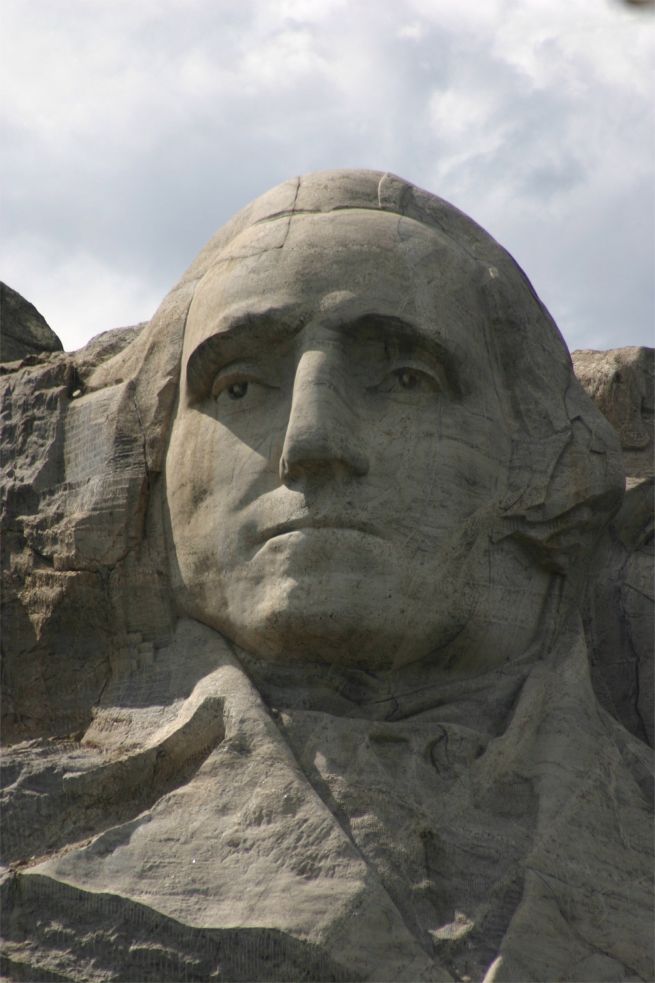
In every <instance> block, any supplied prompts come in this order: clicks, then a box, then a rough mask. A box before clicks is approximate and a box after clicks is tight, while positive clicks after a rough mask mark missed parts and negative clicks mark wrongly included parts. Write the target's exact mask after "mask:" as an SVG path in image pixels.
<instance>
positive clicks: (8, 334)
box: [0, 282, 62, 362]
mask: <svg viewBox="0 0 655 983" xmlns="http://www.w3.org/2000/svg"><path fill="white" fill-rule="evenodd" d="M61 350H62V344H61V341H60V340H59V338H58V337H57V335H56V334H55V333H54V331H53V330H52V328H51V327H50V325H49V324H48V323H47V321H46V320H45V318H44V317H43V315H42V314H39V312H38V311H37V309H36V307H34V305H33V304H30V303H29V301H27V300H25V298H24V297H21V295H20V294H19V293H18V292H17V291H16V290H12V288H11V287H8V286H7V284H6V283H1V282H0V362H11V361H14V360H16V359H21V358H25V357H26V356H27V355H36V354H38V353H39V352H60V351H61Z"/></svg>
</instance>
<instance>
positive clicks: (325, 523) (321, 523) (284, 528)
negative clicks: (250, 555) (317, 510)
mask: <svg viewBox="0 0 655 983" xmlns="http://www.w3.org/2000/svg"><path fill="white" fill-rule="evenodd" d="M299 529H355V530H357V532H363V533H366V534H367V535H369V536H377V537H378V538H382V537H381V536H380V532H379V530H378V529H377V528H376V527H375V526H373V525H371V523H370V522H362V521H359V520H356V519H346V518H343V519H342V518H334V517H330V516H311V515H306V516H301V517H299V518H297V519H287V520H286V521H285V522H278V523H276V524H275V525H273V526H269V527H268V528H267V529H265V530H264V532H263V534H262V536H261V539H263V540H266V539H274V538H275V536H283V535H284V534H285V533H289V532H296V531H297V530H299Z"/></svg>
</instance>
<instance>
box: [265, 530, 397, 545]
mask: <svg viewBox="0 0 655 983" xmlns="http://www.w3.org/2000/svg"><path fill="white" fill-rule="evenodd" d="M325 534H328V535H335V534H336V535H350V536H352V535H355V536H369V537H375V534H374V533H371V532H368V531H367V530H365V529H356V528H355V527H353V526H302V527H301V528H300V529H286V530H285V531H284V532H278V533H275V534H274V535H272V536H270V537H268V538H267V539H266V542H269V543H271V542H274V541H275V540H276V539H284V538H287V537H289V536H309V535H311V536H315V535H319V536H320V535H325ZM375 538H379V537H375Z"/></svg>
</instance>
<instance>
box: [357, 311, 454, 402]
mask: <svg viewBox="0 0 655 983" xmlns="http://www.w3.org/2000/svg"><path fill="white" fill-rule="evenodd" d="M349 327H350V329H351V330H353V331H354V333H356V334H357V333H360V332H361V333H364V332H368V331H371V332H375V333H376V334H377V333H379V334H380V335H381V336H382V337H383V338H384V339H385V342H386V343H387V344H389V345H390V347H391V346H394V345H395V346H398V347H399V348H400V352H399V354H400V356H401V357H402V349H403V348H408V349H419V350H421V349H422V350H423V351H424V352H426V353H427V354H428V355H430V356H431V357H432V358H433V359H435V360H436V361H437V362H439V363H441V365H442V366H443V368H444V370H445V373H446V379H447V381H448V384H449V386H450V387H451V389H452V393H453V395H454V396H460V395H461V379H460V373H459V372H458V369H457V359H456V358H455V355H454V354H453V352H452V351H450V350H449V349H448V348H446V346H445V345H444V344H443V342H441V341H440V340H439V339H438V338H437V337H435V336H434V334H432V333H428V332H427V331H426V330H425V329H424V328H420V327H418V325H416V324H413V323H412V322H411V321H406V320H405V319H404V318H400V317H396V316H394V315H390V314H380V313H379V312H377V311H376V312H375V313H370V314H364V315H362V316H361V317H359V318H357V320H356V321H354V322H352V324H351V325H350V326H349Z"/></svg>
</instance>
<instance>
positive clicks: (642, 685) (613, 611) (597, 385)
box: [572, 348, 655, 746]
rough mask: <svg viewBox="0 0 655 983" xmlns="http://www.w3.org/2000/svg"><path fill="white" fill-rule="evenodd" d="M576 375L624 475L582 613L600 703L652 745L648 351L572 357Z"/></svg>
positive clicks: (652, 361) (652, 432) (651, 396)
mask: <svg viewBox="0 0 655 983" xmlns="http://www.w3.org/2000/svg"><path fill="white" fill-rule="evenodd" d="M572 358H573V365H574V367H575V371H576V374H577V376H578V378H579V379H580V381H581V382H582V384H583V386H584V387H585V389H586V391H587V392H588V393H589V395H590V396H591V397H592V399H593V400H594V401H595V402H596V404H597V405H598V406H599V408H600V409H601V410H602V411H603V413H604V414H605V416H606V417H607V418H608V420H609V421H610V423H611V424H612V425H613V426H614V427H615V429H616V431H617V433H618V434H619V437H620V440H621V447H622V449H623V459H624V465H625V470H626V485H627V490H626V496H625V499H624V502H623V505H622V507H621V510H620V511H619V513H618V514H617V516H616V517H615V518H614V520H613V522H612V523H611V524H610V526H609V528H608V530H607V531H606V533H605V534H604V535H603V537H602V538H601V539H600V541H599V543H598V545H597V547H596V551H595V556H594V561H593V563H592V570H593V571H594V573H595V576H593V577H592V578H591V580H590V584H589V587H588V591H587V599H586V603H585V605H584V608H583V615H584V624H585V632H586V635H587V639H588V642H589V650H590V659H591V668H592V680H593V683H594V688H595V689H596V692H597V694H598V698H599V700H600V702H601V703H602V705H603V706H604V707H605V708H606V709H607V710H609V711H610V713H612V714H614V716H616V717H617V718H618V719H619V720H621V722H622V723H623V724H625V726H626V727H627V728H628V729H629V730H631V731H632V733H633V734H636V735H637V736H638V737H640V738H642V739H644V740H647V741H648V743H649V744H650V745H651V746H652V745H653V743H654V733H653V727H654V724H655V719H654V715H655V707H654V705H653V691H654V680H653V667H654V662H655V653H654V645H653V643H654V621H655V613H654V612H655V597H654V592H653V568H654V559H655V557H654V544H653V526H654V519H655V515H654V512H655V509H654V505H655V502H654V485H655V482H654V474H655V458H654V456H653V455H654V436H655V427H654V422H653V421H654V417H653V410H654V408H655V350H653V349H652V348H618V349H616V350H615V351H610V352H597V351H577V352H573V355H572Z"/></svg>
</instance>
